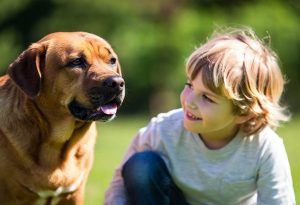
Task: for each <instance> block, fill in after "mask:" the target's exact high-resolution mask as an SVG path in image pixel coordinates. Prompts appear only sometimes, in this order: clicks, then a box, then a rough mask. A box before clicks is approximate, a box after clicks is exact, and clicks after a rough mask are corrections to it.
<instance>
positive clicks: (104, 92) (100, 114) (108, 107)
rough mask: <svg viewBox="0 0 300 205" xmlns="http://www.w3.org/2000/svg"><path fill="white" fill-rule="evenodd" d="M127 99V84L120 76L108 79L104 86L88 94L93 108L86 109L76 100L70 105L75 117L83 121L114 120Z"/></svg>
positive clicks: (94, 88) (93, 89) (92, 89)
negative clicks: (125, 98)
mask: <svg viewBox="0 0 300 205" xmlns="http://www.w3.org/2000/svg"><path fill="white" fill-rule="evenodd" d="M124 97H125V82H124V80H123V78H122V77H120V76H111V77H108V78H106V79H105V80H104V81H103V83H102V85H101V86H99V87H93V88H91V89H90V90H89V92H88V98H89V99H90V102H91V104H92V106H93V107H92V108H86V107H85V106H83V105H81V104H80V103H79V102H77V101H76V100H73V101H72V102H71V103H70V104H69V110H70V112H71V113H72V115H73V116H74V117H76V118H77V119H79V120H83V121H98V120H100V121H109V120H112V119H113V118H114V117H115V116H116V113H117V110H118V108H119V107H120V106H121V104H122V102H123V100H124Z"/></svg>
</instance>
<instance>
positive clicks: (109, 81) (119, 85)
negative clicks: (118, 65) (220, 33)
mask: <svg viewBox="0 0 300 205" xmlns="http://www.w3.org/2000/svg"><path fill="white" fill-rule="evenodd" d="M103 86H104V87H108V88H114V89H119V90H123V88H124V86H125V82H124V79H123V78H122V77H120V76H112V77H108V78H106V79H105V81H104V82H103Z"/></svg>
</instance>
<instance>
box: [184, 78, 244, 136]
mask: <svg viewBox="0 0 300 205" xmlns="http://www.w3.org/2000/svg"><path fill="white" fill-rule="evenodd" d="M180 100H181V105H182V108H183V110H184V127H185V128H186V129H187V130H189V131H191V132H194V133H199V134H200V135H201V137H202V138H207V139H211V140H224V139H228V138H232V137H233V136H234V135H235V133H236V132H237V130H238V124H237V123H236V116H235V115H234V114H233V110H232V103H231V101H230V100H228V99H227V98H225V97H224V96H221V95H217V94H215V93H214V92H212V91H211V90H209V89H208V88H207V87H205V86H204V85H203V82H202V74H201V72H200V73H198V75H197V76H196V78H195V79H194V80H192V81H191V80H189V81H188V83H187V85H186V86H185V87H184V89H183V91H182V93H181V96H180Z"/></svg>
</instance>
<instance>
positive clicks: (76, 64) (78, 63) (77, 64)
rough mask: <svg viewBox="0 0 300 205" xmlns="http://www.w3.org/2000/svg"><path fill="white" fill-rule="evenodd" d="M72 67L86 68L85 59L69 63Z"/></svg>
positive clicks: (76, 59) (77, 59)
mask: <svg viewBox="0 0 300 205" xmlns="http://www.w3.org/2000/svg"><path fill="white" fill-rule="evenodd" d="M69 66H70V67H85V61H84V59H83V58H75V59H73V60H71V61H70V62H69Z"/></svg>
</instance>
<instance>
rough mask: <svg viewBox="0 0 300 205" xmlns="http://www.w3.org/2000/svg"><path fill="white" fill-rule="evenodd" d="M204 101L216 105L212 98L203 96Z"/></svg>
mask: <svg viewBox="0 0 300 205" xmlns="http://www.w3.org/2000/svg"><path fill="white" fill-rule="evenodd" d="M202 97H203V99H204V100H206V101H208V102H210V103H215V101H213V100H212V99H211V98H209V97H207V95H202Z"/></svg>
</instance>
